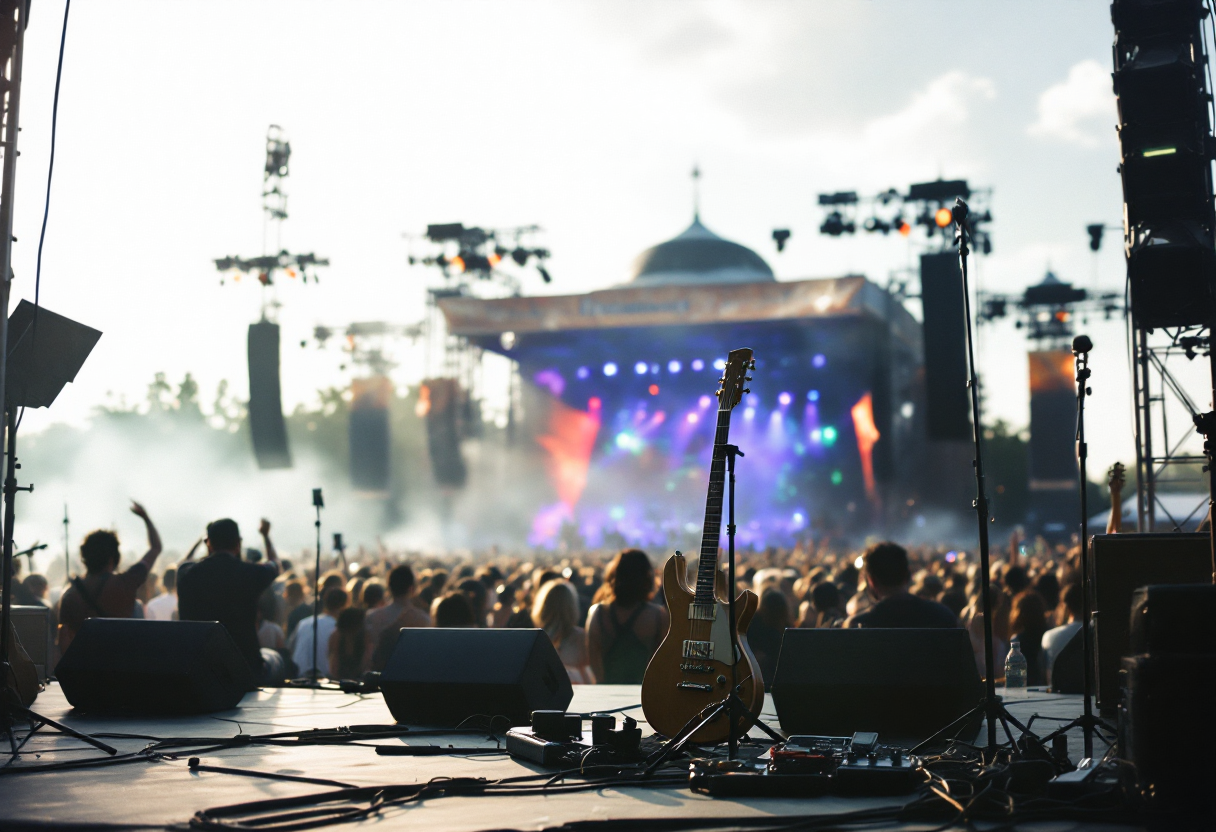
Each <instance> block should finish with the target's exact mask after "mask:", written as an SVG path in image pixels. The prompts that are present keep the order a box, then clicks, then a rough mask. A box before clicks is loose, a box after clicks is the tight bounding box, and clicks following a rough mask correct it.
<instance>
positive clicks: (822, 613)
mask: <svg viewBox="0 0 1216 832" xmlns="http://www.w3.org/2000/svg"><path fill="white" fill-rule="evenodd" d="M846 617H847V616H846V615H845V612H844V599H842V598H841V597H840V588H839V587H837V586H836V584H834V583H832V582H831V581H820V582H819V583H817V584H815V586H813V587H812V588H811V594H810V601H809V603H808V604H807V609H806V614H805V615H804V616H803V618H802V619H801V620H800V621H799V622H798V626H799V627H824V628H834V627H840V626H841V625H842V624H844V620H845V618H846Z"/></svg>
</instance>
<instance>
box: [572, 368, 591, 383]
mask: <svg viewBox="0 0 1216 832" xmlns="http://www.w3.org/2000/svg"><path fill="white" fill-rule="evenodd" d="M574 375H575V377H577V378H578V380H579V381H582V380H583V379H585V378H587V377H588V376H590V375H591V370H590V369H589V368H587V367H579V368H578V369H577V370H575V371H574Z"/></svg>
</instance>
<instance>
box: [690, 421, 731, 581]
mask: <svg viewBox="0 0 1216 832" xmlns="http://www.w3.org/2000/svg"><path fill="white" fill-rule="evenodd" d="M729 438H730V410H729V409H724V410H719V411H718V427H717V430H716V431H715V432H714V455H713V461H712V462H711V463H710V465H709V493H708V494H707V496H706V498H705V525H704V526H703V527H702V531H701V557H700V560H699V561H698V563H697V590H696V603H698V604H712V603H713V601H714V579H715V577H716V575H717V571H718V541H719V538H720V537H721V533H722V495H723V492H724V491H725V489H726V445H727V440H728V439H729Z"/></svg>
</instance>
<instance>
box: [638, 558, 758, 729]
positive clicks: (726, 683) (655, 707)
mask: <svg viewBox="0 0 1216 832" xmlns="http://www.w3.org/2000/svg"><path fill="white" fill-rule="evenodd" d="M687 574H688V572H687V561H686V560H685V558H684V556H683V555H681V554H678V553H677V554H676V555H674V556H672V557H671V558H669V559H668V560H667V563H666V564H665V565H664V566H663V594H664V596H665V597H666V599H667V609H668V612H669V613H670V614H671V624H670V626H669V627H668V630H667V636H666V637H665V638H664V639H663V643H662V644H661V645H659V649H658V650H657V651H656V652H655V654H654V656H653V657H652V658H651V660H650V664H649V665H648V666H647V668H646V676H645V678H644V679H643V681H642V711H643V712H644V713H645V714H646V721H647V722H648V723H649V724H650V727H651V728H653V729H654V730H655V731H657V732H658V733H660V734H662V735H664V736H666V737H673V736H675V735H676V734H677V733H679V732H680V730H681V729H682V728H684V727H685V725H686V724H688V722H689V721H690V720H692V719H694V718H695V717H696V716H697V714H699V713H701V711H703V710H705V709H707V708H709V707H710V706H712V705H714V704H716V703H718V702H720V701H722V700H723V699H724V698H725V697H726V696H727V694H728V693H729V691H730V680H731V666H732V664H733V665H734V671H735V674H736V676H735V678H736V680H737V681H738V690H739V698H740V699H741V700H742V701H743V704H744V707H746V708H747V709H748V710H749V711H751V712H752V713H753V714H759V713H760V709H761V707H763V705H764V681H763V678H762V677H761V675H760V665H759V664H758V663H757V662H756V657H755V656H753V655H752V651H751V648H750V647H748V646H747V636H746V633H747V627H748V625H749V624H750V623H751V620H752V616H753V615H755V614H756V608H757V606H758V605H759V600H758V599H757V598H756V594H755V593H754V592H752V591H750V590H744V591H743V592H741V593H739V595H738V597H736V599H735V620H736V622H737V628H738V639H739V642H738V643H739V652H738V654H736V655H735V656H734V657H732V656H731V645H730V621H729V618H728V616H729V613H730V607H729V600H728V597H727V591H728V588H727V586H726V577H725V576H724V575H723V574H722V573H721V572H717V573H716V575H717V577H716V579H715V587H714V602H713V604H712V607H713V609H712V610H710V609H709V608H710V606H711V605H709V604H703V603H702V604H699V603H697V600H696V594H695V593H694V591H693V590H692V589H691V588H690V587H689V586H688V581H687V580H686V578H685V576H686V575H687ZM732 658H733V661H732ZM706 715H708V713H707V714H706ZM753 722H754V720H752V719H751V718H750V717H748V716H747V715H745V714H739V723H738V726H739V727H738V730H737V732H736V735H737V736H741V735H742V734H744V733H746V731H747V729H748V728H750V727H751V726H752V724H753ZM729 738H730V724H729V719H728V717H727V714H726V713H725V712H723V713H722V714H721V715H720V716H719V717H718V718H717V719H715V720H714V721H712V722H710V723H709V724H708V725H706V726H705V727H704V728H702V729H701V730H699V731H697V732H696V733H695V734H693V735H692V741H693V742H698V743H719V742H725V741H726V740H728V739H729Z"/></svg>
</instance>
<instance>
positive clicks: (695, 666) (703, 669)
mask: <svg viewBox="0 0 1216 832" xmlns="http://www.w3.org/2000/svg"><path fill="white" fill-rule="evenodd" d="M680 670H683V671H684V672H685V673H713V672H714V669H713V668H712V667H710V666H709V665H707V664H701V663H700V662H680Z"/></svg>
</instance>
